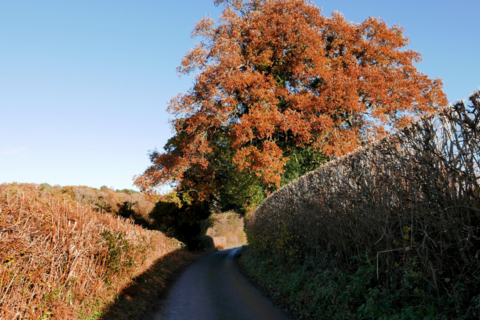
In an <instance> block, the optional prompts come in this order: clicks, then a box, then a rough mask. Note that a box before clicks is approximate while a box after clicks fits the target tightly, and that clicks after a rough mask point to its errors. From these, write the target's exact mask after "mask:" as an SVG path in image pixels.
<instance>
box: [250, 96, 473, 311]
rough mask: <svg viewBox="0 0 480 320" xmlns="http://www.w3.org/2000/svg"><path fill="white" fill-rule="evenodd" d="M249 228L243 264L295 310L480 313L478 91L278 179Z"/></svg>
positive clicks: (254, 214) (268, 289)
mask: <svg viewBox="0 0 480 320" xmlns="http://www.w3.org/2000/svg"><path fill="white" fill-rule="evenodd" d="M246 231H247V237H248V243H249V246H248V248H247V249H246V250H245V253H244V255H243V257H242V264H243V266H244V268H245V270H246V272H247V273H248V274H250V275H251V276H252V277H253V278H254V279H256V280H257V281H259V282H260V283H262V284H263V286H264V287H265V288H266V290H267V291H269V292H270V293H271V294H272V295H273V296H274V297H276V298H278V299H279V300H280V301H281V302H283V303H285V304H286V305H288V306H289V307H290V308H291V309H292V310H294V311H296V312H297V313H298V314H299V315H301V316H302V317H303V318H312V319H478V318H479V317H480V280H479V279H480V278H479V275H480V260H479V252H480V242H479V239H480V91H477V92H475V93H474V94H473V95H472V96H471V97H470V99H469V103H464V102H462V101H459V102H457V103H456V104H455V105H454V106H452V107H451V108H446V109H443V110H441V111H440V112H439V113H438V114H436V115H430V116H426V117H424V118H422V119H420V120H419V121H416V122H414V123H413V124H411V125H410V126H408V127H406V128H404V129H403V130H402V131H400V132H399V133H397V134H395V135H392V136H389V137H386V138H384V139H382V140H380V141H378V142H376V143H373V144H370V145H368V146H366V147H364V148H361V149H359V150H357V151H356V152H354V153H351V154H349V155H346V156H344V157H342V158H339V159H337V160H335V161H331V162H330V163H328V164H327V165H324V166H323V167H321V168H320V169H318V170H316V171H313V172H311V173H309V174H307V175H305V176H303V177H301V178H300V179H298V180H296V181H294V182H292V183H290V184H289V185H287V186H285V187H283V188H282V189H280V190H278V191H277V192H275V193H273V194H272V195H271V196H270V197H269V198H267V199H266V200H265V201H264V202H263V203H262V205H261V206H260V207H258V208H257V209H256V211H255V212H254V213H253V215H251V216H250V217H249V219H248V220H247V224H246Z"/></svg>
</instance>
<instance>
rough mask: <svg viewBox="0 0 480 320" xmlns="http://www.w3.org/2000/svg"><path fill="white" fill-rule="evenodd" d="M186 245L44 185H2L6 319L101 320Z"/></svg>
mask: <svg viewBox="0 0 480 320" xmlns="http://www.w3.org/2000/svg"><path fill="white" fill-rule="evenodd" d="M179 247H180V243H179V242H178V241H176V240H174V239H170V238H167V237H166V236H165V235H163V234H162V233H160V232H157V231H148V230H145V229H142V228H141V227H139V226H137V225H134V224H133V223H131V222H130V221H129V220H125V219H121V218H115V217H113V216H112V215H108V214H100V213H97V212H95V211H94V210H93V209H92V208H91V206H85V205H83V204H81V203H78V202H76V201H73V200H72V199H71V197H70V196H68V195H65V194H50V193H42V192H41V191H40V188H38V186H37V185H33V184H31V185H28V184H22V185H18V184H10V185H6V184H2V185H0V263H1V268H0V297H1V298H0V318H1V319H5V320H7V319H49V318H55V319H75V318H78V317H80V318H83V319H93V318H95V317H99V316H100V315H101V314H102V312H103V311H102V308H104V307H105V306H106V305H108V303H110V302H113V301H114V299H115V297H116V296H117V294H118V293H120V292H121V291H122V289H123V288H124V287H125V286H128V284H129V282H130V281H131V279H132V277H135V276H136V275H139V274H141V273H142V272H144V271H145V270H147V269H148V268H149V267H150V266H152V264H153V263H154V261H156V260H157V259H159V258H162V257H164V256H165V255H167V254H169V253H172V252H174V251H175V250H178V249H179Z"/></svg>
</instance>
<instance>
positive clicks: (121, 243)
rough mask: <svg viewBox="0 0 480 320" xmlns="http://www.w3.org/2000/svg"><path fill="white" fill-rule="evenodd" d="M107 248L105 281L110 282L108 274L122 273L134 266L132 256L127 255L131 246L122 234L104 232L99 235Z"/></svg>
mask: <svg viewBox="0 0 480 320" xmlns="http://www.w3.org/2000/svg"><path fill="white" fill-rule="evenodd" d="M100 235H101V236H102V238H103V239H104V240H105V241H106V243H107V246H108V267H107V270H108V273H107V277H106V278H105V281H106V282H107V283H109V282H110V277H109V275H110V274H116V273H123V272H125V271H126V270H128V269H130V268H132V267H134V266H135V259H134V256H133V255H131V254H129V253H130V251H131V250H132V249H134V248H133V247H132V245H131V244H130V243H129V242H128V241H127V240H126V239H125V237H124V234H123V233H122V232H111V231H109V230H105V231H104V232H102V233H101V234H100Z"/></svg>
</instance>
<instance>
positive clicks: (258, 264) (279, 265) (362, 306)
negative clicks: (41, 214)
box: [241, 247, 480, 320]
mask: <svg viewBox="0 0 480 320" xmlns="http://www.w3.org/2000/svg"><path fill="white" fill-rule="evenodd" d="M357 261H358V264H357V265H355V266H354V267H353V268H351V269H350V270H349V271H348V270H340V269H338V268H332V265H335V262H334V261H331V260H329V259H327V258H326V257H325V256H324V257H310V258H307V259H305V260H303V261H299V260H295V259H292V260H291V261H285V260H281V259H278V258H277V257H273V256H268V255H267V256H266V255H260V254H258V252H255V251H254V250H251V248H248V247H247V248H246V249H245V248H244V249H243V250H242V258H241V264H242V267H243V268H244V269H245V270H246V272H247V274H249V275H250V276H251V277H252V278H253V279H254V280H255V281H257V282H259V283H260V284H261V285H262V286H263V287H264V288H265V289H266V290H267V291H268V292H269V293H270V294H271V295H272V297H273V298H274V299H276V300H277V301H278V302H279V303H281V304H286V305H288V307H289V308H290V309H291V310H292V311H294V312H295V313H297V314H298V315H299V317H300V318H301V319H325V320H327V319H328V320H330V319H338V320H340V319H342V320H343V319H358V320H360V319H383V320H387V319H398V320H400V319H402V320H403V319H409V320H427V319H432V320H433V319H442V320H447V319H458V320H460V319H476V318H477V316H478V308H479V306H480V304H479V301H480V295H479V290H478V289H479V288H478V287H476V286H470V287H469V286H467V285H466V284H465V283H459V284H457V286H458V290H457V291H456V293H455V295H454V296H448V295H440V296H439V295H437V294H436V292H435V291H434V290H433V289H432V287H431V285H430V284H429V283H428V282H427V281H426V280H425V276H424V274H422V272H421V271H420V270H421V268H419V266H418V262H416V261H415V260H412V261H409V263H407V265H408V266H405V267H404V268H402V269H399V270H400V271H401V272H400V273H399V276H400V277H401V281H400V285H397V284H392V283H391V282H389V281H388V279H387V276H388V274H387V275H384V276H383V277H380V279H377V272H376V266H375V263H374V261H375V260H374V259H373V260H368V259H367V256H361V257H357ZM397 272H398V270H397ZM389 273H390V274H394V273H395V270H391V272H389ZM466 306H470V308H466ZM461 310H463V312H462V311H461ZM465 310H467V311H466V312H465Z"/></svg>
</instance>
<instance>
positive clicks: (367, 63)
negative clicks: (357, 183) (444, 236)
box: [135, 0, 447, 204]
mask: <svg viewBox="0 0 480 320" xmlns="http://www.w3.org/2000/svg"><path fill="white" fill-rule="evenodd" d="M215 4H217V5H220V4H223V5H225V7H224V10H223V14H222V16H221V18H220V20H219V23H218V24H215V22H214V21H213V20H211V19H210V18H204V19H203V20H201V21H200V22H199V23H198V24H197V25H196V27H195V28H194V31H193V33H192V35H193V37H202V38H203V39H202V41H200V42H199V44H198V45H197V46H196V47H195V48H194V49H192V50H191V51H189V52H188V53H187V54H186V56H185V57H184V59H183V60H182V64H181V66H180V67H179V68H178V70H179V72H180V73H181V74H190V73H192V72H194V71H199V73H198V75H197V76H196V79H195V83H194V85H193V87H192V88H191V89H190V90H189V91H188V92H187V93H186V94H183V95H179V96H177V97H176V98H174V99H172V100H171V101H170V104H169V108H168V110H169V111H170V112H171V113H172V114H173V116H174V117H175V119H174V120H173V126H174V129H175V130H176V134H175V136H174V138H172V139H171V140H170V141H169V143H168V144H167V146H166V148H165V152H158V151H154V152H152V153H151V154H150V160H151V162H152V166H151V167H149V168H148V169H147V170H146V171H145V173H144V174H143V175H142V176H140V177H137V178H136V181H135V184H136V185H137V186H138V187H140V189H142V190H143V191H149V190H153V189H154V188H155V187H157V186H158V185H161V184H164V183H172V182H174V183H175V184H176V186H177V188H178V189H177V190H183V192H185V196H188V197H191V198H192V199H194V203H196V204H200V203H202V201H212V197H215V194H216V193H217V195H218V194H219V193H221V192H224V193H225V194H235V192H234V191H233V190H234V189H231V190H225V186H228V185H229V184H228V182H231V181H232V180H231V179H232V177H235V174H234V173H233V172H234V171H237V172H245V178H247V180H244V181H243V182H246V181H248V179H252V181H253V180H255V179H259V180H260V182H259V181H256V180H255V184H259V185H260V184H264V185H266V186H267V188H266V189H268V188H273V189H275V188H278V187H279V186H280V185H281V184H282V183H286V182H288V181H290V180H292V179H294V178H295V177H298V176H299V175H301V174H303V173H305V172H306V171H307V170H310V169H312V168H315V167H318V166H319V165H320V164H321V163H323V162H325V161H326V160H327V159H329V158H331V157H338V156H341V155H344V154H346V153H348V152H351V151H353V150H354V149H356V148H357V147H359V146H361V145H362V144H364V143H367V142H369V141H373V140H374V139H376V138H378V137H379V136H382V135H384V134H385V133H386V132H387V131H388V130H390V129H391V130H395V129H397V128H400V127H402V126H404V125H405V124H406V123H408V122H409V121H410V120H411V119H412V118H414V117H416V116H418V115H421V114H424V113H427V112H431V111H433V110H435V109H436V108H438V107H439V106H445V105H446V104H447V100H446V97H445V94H444V93H443V91H442V81H441V80H439V79H436V80H431V79H429V78H428V77H427V76H426V75H424V74H422V73H420V72H419V71H418V70H417V69H416V68H415V66H414V63H415V62H419V61H420V60H421V56H420V53H418V52H415V51H413V50H408V49H405V47H406V46H407V45H408V44H409V40H408V38H407V37H405V36H404V35H403V29H402V28H401V27H399V26H393V27H389V26H387V25H386V23H385V22H384V21H382V20H380V19H376V18H368V19H367V20H365V21H364V22H363V23H359V24H358V23H352V22H349V21H347V20H345V18H344V17H343V16H342V15H341V14H340V13H334V14H333V15H332V17H326V16H323V15H322V14H321V12H320V8H318V7H316V6H315V5H313V4H312V3H310V2H307V1H306V0H250V1H242V0H216V1H215ZM220 153H227V154H229V155H231V157H230V156H229V157H224V158H223V159H224V160H225V161H223V162H222V161H220V162H219V161H216V160H218V155H219V154H220ZM286 170H287V172H286ZM222 175H223V176H222ZM219 177H220V178H219ZM222 181H223V182H227V183H221V182H222ZM266 189H264V190H266ZM222 190H223V191H222ZM237 190H238V189H237ZM250 197H251V195H250Z"/></svg>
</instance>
